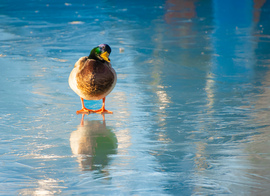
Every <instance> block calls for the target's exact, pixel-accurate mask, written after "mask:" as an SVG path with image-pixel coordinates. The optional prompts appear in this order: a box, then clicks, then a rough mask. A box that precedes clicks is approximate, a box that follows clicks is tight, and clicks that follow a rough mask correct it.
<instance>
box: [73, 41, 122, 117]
mask: <svg viewBox="0 0 270 196" xmlns="http://www.w3.org/2000/svg"><path fill="white" fill-rule="evenodd" d="M110 54H111V47H110V46H109V45H107V44H100V45H98V46H97V47H95V48H93V49H92V50H91V52H90V54H89V56H84V57H81V58H80V59H79V60H78V61H77V62H76V63H75V65H74V68H73V70H72V71H71V72H70V75H69V79H68V83H69V86H70V88H71V89H72V90H73V91H74V92H75V93H76V94H77V95H78V96H79V97H80V99H81V104H82V109H81V110H78V111H77V112H76V113H77V114H89V113H100V114H104V113H108V114H112V113H113V112H112V111H109V110H106V109H105V99H106V97H107V95H108V94H110V92H111V91H112V90H113V89H114V87H115V85H116V82H117V75H116V72H115V70H114V69H113V67H112V65H111V63H110V58H109V56H110ZM100 99H102V107H101V108H100V109H99V110H92V109H88V108H86V107H85V104H84V100H100Z"/></svg>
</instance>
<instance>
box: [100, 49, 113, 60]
mask: <svg viewBox="0 0 270 196" xmlns="http://www.w3.org/2000/svg"><path fill="white" fill-rule="evenodd" d="M100 56H101V57H102V58H103V59H104V60H105V61H107V62H111V61H110V59H109V56H110V54H109V53H108V52H107V51H106V52H104V53H102V54H101V55H100Z"/></svg>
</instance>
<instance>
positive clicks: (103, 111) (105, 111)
mask: <svg viewBox="0 0 270 196" xmlns="http://www.w3.org/2000/svg"><path fill="white" fill-rule="evenodd" d="M94 112H95V113H99V114H104V113H107V114H112V113H113V112H112V111H109V110H106V109H105V97H104V98H103V99H102V107H101V108H100V109H99V110H94Z"/></svg>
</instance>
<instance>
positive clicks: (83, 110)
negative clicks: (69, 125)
mask: <svg viewBox="0 0 270 196" xmlns="http://www.w3.org/2000/svg"><path fill="white" fill-rule="evenodd" d="M94 112H95V111H94V110H90V109H87V108H82V109H81V110H78V111H77V112H76V114H90V113H94Z"/></svg>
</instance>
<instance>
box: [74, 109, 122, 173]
mask: <svg viewBox="0 0 270 196" xmlns="http://www.w3.org/2000/svg"><path fill="white" fill-rule="evenodd" d="M70 147H71V150H72V153H73V154H74V155H78V156H77V161H78V162H79V165H80V167H81V169H82V170H83V171H86V170H97V171H99V172H100V173H105V175H106V174H107V172H106V171H105V170H104V168H105V167H106V166H107V165H108V163H109V161H110V157H109V155H112V154H116V149H117V138H116V136H115V134H114V133H113V132H112V131H111V129H110V128H108V127H107V126H106V122H105V117H104V115H103V122H101V121H99V120H92V121H87V120H84V114H83V115H82V120H81V124H80V125H79V126H78V129H77V130H76V131H73V132H72V133H71V135H70Z"/></svg>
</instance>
